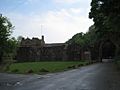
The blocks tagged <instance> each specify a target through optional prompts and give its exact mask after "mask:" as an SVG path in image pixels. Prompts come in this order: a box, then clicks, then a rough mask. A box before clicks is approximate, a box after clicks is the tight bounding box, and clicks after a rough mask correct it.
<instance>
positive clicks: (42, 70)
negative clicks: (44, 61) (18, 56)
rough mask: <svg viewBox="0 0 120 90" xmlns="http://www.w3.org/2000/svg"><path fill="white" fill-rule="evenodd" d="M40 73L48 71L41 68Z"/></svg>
mask: <svg viewBox="0 0 120 90" xmlns="http://www.w3.org/2000/svg"><path fill="white" fill-rule="evenodd" d="M40 72H49V71H48V70H47V69H45V68H42V69H40Z"/></svg>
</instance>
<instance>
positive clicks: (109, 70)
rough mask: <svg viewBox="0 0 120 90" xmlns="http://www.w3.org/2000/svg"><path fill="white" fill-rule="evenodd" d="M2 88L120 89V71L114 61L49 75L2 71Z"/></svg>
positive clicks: (0, 75) (40, 89)
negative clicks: (6, 72)
mask: <svg viewBox="0 0 120 90" xmlns="http://www.w3.org/2000/svg"><path fill="white" fill-rule="evenodd" d="M0 90H120V73H119V72H118V71H117V70H116V68H115V67H114V65H113V64H112V63H98V64H93V65H88V66H85V67H81V68H79V69H74V70H70V71H65V72H60V73H54V74H47V75H19V74H5V73H0Z"/></svg>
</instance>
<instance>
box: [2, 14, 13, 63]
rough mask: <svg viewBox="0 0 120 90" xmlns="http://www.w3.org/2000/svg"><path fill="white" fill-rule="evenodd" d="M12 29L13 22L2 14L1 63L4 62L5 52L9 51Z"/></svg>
mask: <svg viewBox="0 0 120 90" xmlns="http://www.w3.org/2000/svg"><path fill="white" fill-rule="evenodd" d="M12 29H13V26H12V24H11V22H10V21H9V20H8V19H7V18H6V17H4V16H2V15H0V63H1V62H2V56H3V54H4V53H6V52H7V48H8V46H9V44H8V39H9V36H10V35H11V32H12Z"/></svg>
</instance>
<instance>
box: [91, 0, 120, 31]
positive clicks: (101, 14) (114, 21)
mask: <svg viewBox="0 0 120 90" xmlns="http://www.w3.org/2000/svg"><path fill="white" fill-rule="evenodd" d="M89 17H90V18H92V19H93V21H94V22H95V23H94V24H95V27H96V28H97V29H98V31H99V32H101V33H103V32H109V31H110V32H111V31H112V32H119V28H120V0H92V2H91V12H90V13H89Z"/></svg>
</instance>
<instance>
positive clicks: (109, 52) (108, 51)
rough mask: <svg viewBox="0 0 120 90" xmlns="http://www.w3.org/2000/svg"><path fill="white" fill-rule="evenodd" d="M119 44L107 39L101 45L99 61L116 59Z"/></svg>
mask: <svg viewBox="0 0 120 90" xmlns="http://www.w3.org/2000/svg"><path fill="white" fill-rule="evenodd" d="M117 47H118V44H117V43H116V42H115V41H113V40H110V39H105V40H103V41H102V42H101V43H100V47H99V60H100V61H102V60H103V59H115V57H116V56H117Z"/></svg>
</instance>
